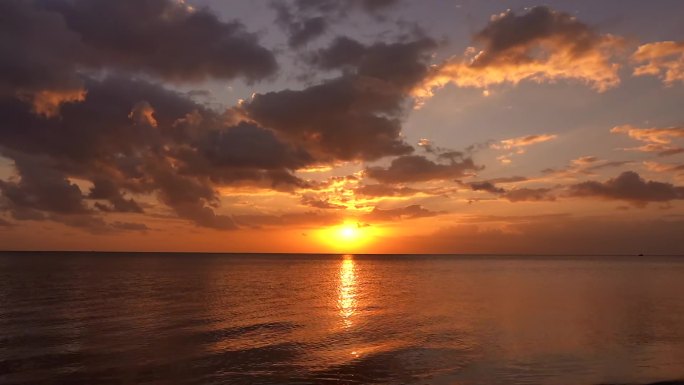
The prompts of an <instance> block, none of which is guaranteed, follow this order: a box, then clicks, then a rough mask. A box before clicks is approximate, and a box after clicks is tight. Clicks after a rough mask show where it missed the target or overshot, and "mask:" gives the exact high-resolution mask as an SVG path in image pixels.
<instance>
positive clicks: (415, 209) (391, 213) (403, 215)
mask: <svg viewBox="0 0 684 385" xmlns="http://www.w3.org/2000/svg"><path fill="white" fill-rule="evenodd" d="M440 214H443V213H441V212H437V211H431V210H428V209H426V208H425V207H423V206H421V205H410V206H406V207H400V208H395V209H381V208H379V207H375V208H374V209H373V211H371V212H370V213H368V214H366V215H364V216H363V218H362V219H363V220H364V221H367V222H386V221H396V220H405V219H415V218H427V217H434V216H436V215H440Z"/></svg>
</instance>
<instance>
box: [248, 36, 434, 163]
mask: <svg viewBox="0 0 684 385" xmlns="http://www.w3.org/2000/svg"><path fill="white" fill-rule="evenodd" d="M349 47H352V48H349ZM432 47H434V42H432V41H431V40H429V39H420V40H418V41H410V42H403V43H394V44H374V45H369V46H366V45H363V44H361V43H358V42H356V41H353V40H350V39H346V38H340V39H337V40H336V41H335V42H333V44H332V45H331V47H329V48H327V49H324V50H322V51H320V52H319V53H318V56H317V57H316V59H314V63H315V64H316V65H318V66H320V67H322V68H328V69H338V68H339V69H344V73H343V74H342V75H341V76H339V77H337V78H334V79H331V80H327V81H324V82H323V83H321V84H317V85H313V86H311V87H308V88H305V89H302V90H283V91H277V92H269V93H266V94H257V95H255V96H254V97H253V98H252V100H250V101H249V102H246V103H244V104H243V105H242V106H241V108H242V110H243V111H244V113H245V115H247V116H248V117H249V118H251V119H252V120H254V121H255V122H257V123H258V124H259V125H261V126H263V127H268V128H271V129H273V130H275V131H276V132H278V133H279V134H281V135H283V136H284V137H286V138H288V139H289V140H291V141H293V142H295V143H298V144H301V145H302V146H303V147H304V148H306V149H307V150H308V151H309V152H310V153H311V154H313V155H314V157H315V158H317V159H319V160H327V161H329V160H333V159H337V160H375V159H378V158H381V157H384V156H390V155H403V154H408V153H410V152H411V151H413V148H412V147H411V146H410V145H408V144H407V143H405V142H404V141H403V139H402V138H401V136H400V131H401V118H402V114H403V112H404V110H405V108H406V107H407V102H408V96H409V93H410V90H411V88H412V87H413V86H414V85H415V84H416V83H417V82H419V81H420V80H421V79H422V77H423V76H425V74H426V73H427V64H426V62H427V59H428V58H427V52H428V51H429V50H430V49H431V48H432ZM333 58H334V60H333Z"/></svg>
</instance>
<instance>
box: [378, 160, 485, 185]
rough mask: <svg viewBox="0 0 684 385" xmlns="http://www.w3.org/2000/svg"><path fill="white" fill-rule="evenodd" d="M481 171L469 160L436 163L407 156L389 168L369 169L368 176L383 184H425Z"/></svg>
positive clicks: (394, 161)
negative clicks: (429, 181) (425, 182)
mask: <svg viewBox="0 0 684 385" xmlns="http://www.w3.org/2000/svg"><path fill="white" fill-rule="evenodd" d="M479 169H481V167H478V166H476V165H475V163H473V161H472V159H470V158H467V159H464V160H463V161H462V162H450V163H436V162H433V161H432V160H430V159H427V158H426V157H424V156H422V155H406V156H401V157H398V158H395V159H393V160H392V162H391V163H390V165H389V167H387V168H383V167H368V168H366V171H365V172H366V175H367V176H368V177H369V178H373V179H375V180H377V181H379V182H383V183H408V182H424V181H428V180H449V179H454V178H460V177H462V176H464V175H466V174H467V173H469V172H472V171H476V170H479Z"/></svg>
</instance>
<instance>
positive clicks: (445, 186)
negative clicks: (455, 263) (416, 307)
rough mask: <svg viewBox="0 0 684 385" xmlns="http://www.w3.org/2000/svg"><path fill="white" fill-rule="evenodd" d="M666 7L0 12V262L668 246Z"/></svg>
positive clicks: (670, 5) (679, 203)
mask: <svg viewBox="0 0 684 385" xmlns="http://www.w3.org/2000/svg"><path fill="white" fill-rule="evenodd" d="M682 14H684V2H681V1H677V0H672V1H666V0H657V1H636V0H619V1H618V0H605V1H600V2H597V1H584V0H581V1H547V2H545V3H537V2H531V1H512V0H510V1H504V0H501V1H488V0H478V1H475V0H470V1H467V0H461V1H458V0H425V1H409V0H347V1H335V0H289V1H285V0H283V1H277V0H273V1H271V0H255V1H240V2H237V1H232V2H226V1H219V0H186V1H179V0H5V1H2V2H0V249H4V250H103V251H105V250H107V251H109V250H112V251H205V252H284V253H299V252H305V253H329V252H331V253H488V254H489V253H491V254H506V253H513V254H646V255H648V254H684V241H683V239H684V238H683V236H682V234H684V109H683V107H684V103H683V102H684V24H683V23H681V15H682Z"/></svg>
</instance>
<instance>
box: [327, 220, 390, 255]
mask: <svg viewBox="0 0 684 385" xmlns="http://www.w3.org/2000/svg"><path fill="white" fill-rule="evenodd" d="M317 234H318V239H319V240H320V241H321V242H322V243H324V244H325V245H326V246H327V247H328V248H330V249H332V250H334V251H337V252H349V251H358V250H360V249H362V248H365V247H366V246H368V245H369V244H370V243H372V242H373V241H374V240H375V238H376V237H377V235H378V234H379V229H377V228H375V227H373V226H369V225H367V224H361V223H356V222H352V221H347V222H344V223H342V224H340V225H336V226H332V227H326V228H323V229H320V230H318V232H317Z"/></svg>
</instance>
